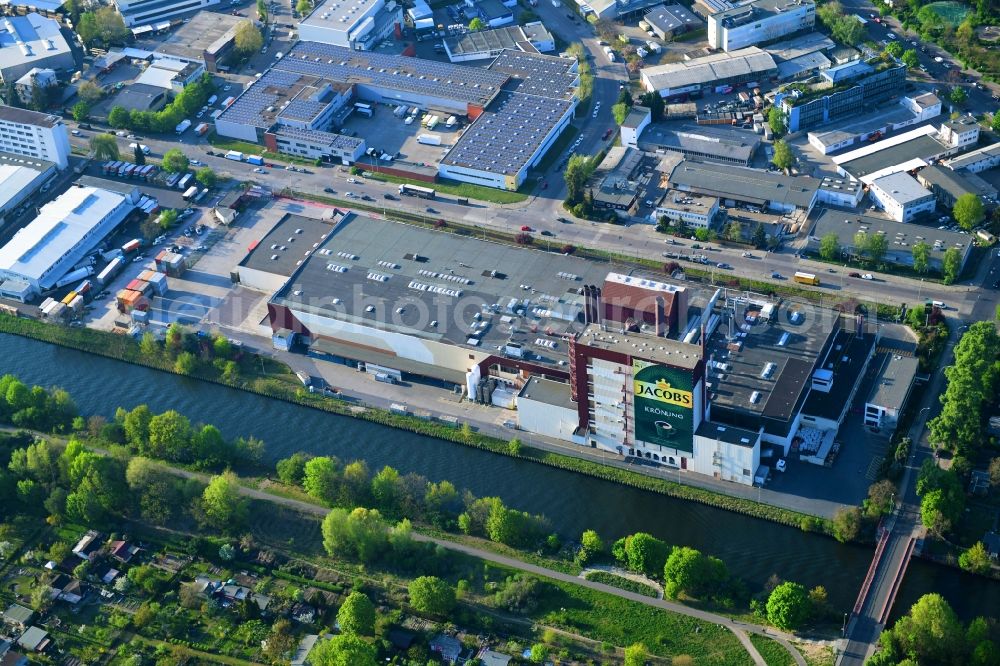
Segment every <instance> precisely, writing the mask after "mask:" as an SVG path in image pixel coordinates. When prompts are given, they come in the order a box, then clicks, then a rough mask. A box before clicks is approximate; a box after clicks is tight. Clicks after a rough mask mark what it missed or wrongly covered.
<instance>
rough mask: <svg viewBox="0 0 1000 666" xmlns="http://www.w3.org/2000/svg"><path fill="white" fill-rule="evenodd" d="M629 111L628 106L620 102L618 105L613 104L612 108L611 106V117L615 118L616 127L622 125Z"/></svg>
mask: <svg viewBox="0 0 1000 666" xmlns="http://www.w3.org/2000/svg"><path fill="white" fill-rule="evenodd" d="M630 110H631V109H630V107H629V105H628V104H624V103H622V102H619V103H618V104H615V105H614V106H612V107H611V115H612V116H614V118H615V124H616V125H621V124H622V123H624V122H625V119H626V118H628V114H629V111H630Z"/></svg>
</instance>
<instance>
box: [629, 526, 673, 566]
mask: <svg viewBox="0 0 1000 666" xmlns="http://www.w3.org/2000/svg"><path fill="white" fill-rule="evenodd" d="M668 555H670V546H669V545H667V543H666V542H665V541H661V540H660V539H657V538H656V537H654V536H653V535H652V534H648V533H646V532H636V533H635V534H633V535H631V536H628V537H626V538H625V561H626V564H627V565H628V568H629V569H631V570H632V571H638V572H640V573H644V574H646V575H647V576H654V577H658V576H660V575H661V574H662V573H663V566H664V564H666V562H667V556H668Z"/></svg>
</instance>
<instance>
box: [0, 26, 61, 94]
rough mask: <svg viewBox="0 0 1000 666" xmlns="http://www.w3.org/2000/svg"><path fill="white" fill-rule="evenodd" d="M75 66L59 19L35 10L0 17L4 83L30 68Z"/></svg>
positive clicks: (0, 63) (0, 74)
mask: <svg viewBox="0 0 1000 666" xmlns="http://www.w3.org/2000/svg"><path fill="white" fill-rule="evenodd" d="M75 66H76V61H75V60H74V58H73V52H72V50H71V49H70V46H69V43H68V42H67V41H66V38H65V37H64V36H63V34H62V31H60V30H59V22H58V21H56V20H54V19H51V18H45V17H44V16H41V15H40V14H36V13H34V12H32V13H29V14H27V15H25V16H3V17H0V79H3V82H4V83H5V84H10V83H12V82H14V81H17V80H18V79H20V78H21V77H22V76H24V75H25V74H27V73H28V72H29V71H31V70H32V69H52V70H56V71H58V72H70V71H72V70H73V68H74V67H75Z"/></svg>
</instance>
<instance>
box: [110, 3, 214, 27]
mask: <svg viewBox="0 0 1000 666" xmlns="http://www.w3.org/2000/svg"><path fill="white" fill-rule="evenodd" d="M114 3H115V7H116V8H117V9H118V13H119V14H121V15H122V20H123V21H124V22H125V26H126V27H129V28H135V27H144V26H152V25H154V24H162V23H164V22H165V23H167V26H168V27H169V20H170V19H171V18H174V17H176V16H180V15H181V14H194V13H195V12H197V11H198V10H200V9H204V8H205V7H211V6H212V5H216V4H218V3H219V0H114Z"/></svg>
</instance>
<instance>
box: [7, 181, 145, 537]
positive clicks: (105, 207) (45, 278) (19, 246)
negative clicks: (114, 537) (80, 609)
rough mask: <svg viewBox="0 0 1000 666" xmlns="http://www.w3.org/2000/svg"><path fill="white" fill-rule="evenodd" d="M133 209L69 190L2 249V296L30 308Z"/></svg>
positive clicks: (100, 194) (90, 191)
mask: <svg viewBox="0 0 1000 666" xmlns="http://www.w3.org/2000/svg"><path fill="white" fill-rule="evenodd" d="M134 209H135V202H134V201H130V200H129V198H127V197H125V196H123V195H121V194H117V193H115V192H109V191H107V190H101V189H98V188H94V187H71V188H70V189H69V190H67V191H66V192H65V193H63V194H62V195H60V196H59V197H58V198H56V199H54V200H53V201H50V202H49V203H47V204H45V205H44V206H42V208H41V209H40V210H39V212H38V215H37V216H36V217H35V219H33V220H32V221H31V222H29V223H28V225H27V226H26V227H24V228H23V229H21V230H20V231H18V232H17V233H16V234H15V235H14V237H13V238H11V239H10V240H9V241H8V242H7V244H6V245H4V246H3V247H2V248H0V295H3V296H5V297H7V298H14V299H17V300H20V301H22V302H27V301H29V300H30V299H32V298H34V297H36V296H39V295H41V294H43V293H45V292H47V291H49V290H51V289H53V288H54V287H55V286H56V284H57V283H58V282H59V280H61V279H62V278H63V276H65V275H66V274H67V273H69V272H71V271H72V270H73V267H74V266H77V265H78V264H79V263H80V262H81V261H82V260H83V259H84V257H85V256H86V255H87V254H88V253H90V252H91V251H92V250H93V249H94V248H95V247H97V245H99V244H100V243H101V242H102V241H103V240H104V239H105V238H106V237H107V236H108V235H109V234H110V233H111V232H112V231H114V230H115V229H117V228H118V226H119V225H121V224H122V223H123V222H124V221H125V219H126V218H127V217H128V216H129V214H130V213H131V212H132V211H133V210H134ZM77 545H78V546H79V545H80V544H77Z"/></svg>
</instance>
